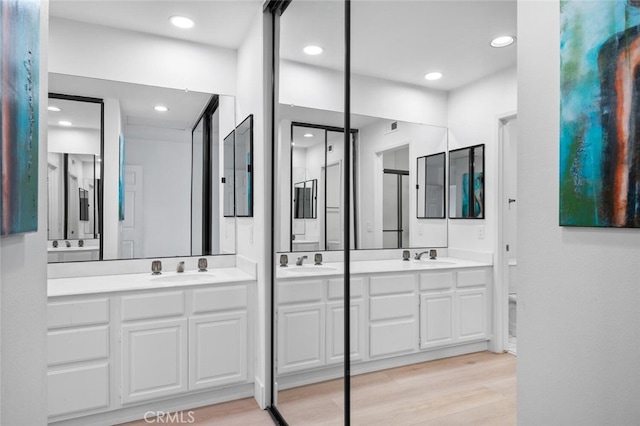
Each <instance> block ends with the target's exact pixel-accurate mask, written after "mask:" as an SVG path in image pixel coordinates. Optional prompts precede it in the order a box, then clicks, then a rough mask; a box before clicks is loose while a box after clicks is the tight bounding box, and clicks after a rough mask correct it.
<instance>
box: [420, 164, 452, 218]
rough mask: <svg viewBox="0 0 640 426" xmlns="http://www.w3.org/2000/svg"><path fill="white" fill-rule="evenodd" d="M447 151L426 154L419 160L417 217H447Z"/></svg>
mask: <svg viewBox="0 0 640 426" xmlns="http://www.w3.org/2000/svg"><path fill="white" fill-rule="evenodd" d="M445 156H446V155H445V153H444V152H440V153H438V154H432V155H425V156H424V157H419V158H418V162H417V172H416V173H417V176H416V178H417V184H416V190H417V193H418V196H417V207H418V211H417V217H418V219H444V217H445V210H444V206H445V199H446V195H445V192H446V191H445V179H446V163H445Z"/></svg>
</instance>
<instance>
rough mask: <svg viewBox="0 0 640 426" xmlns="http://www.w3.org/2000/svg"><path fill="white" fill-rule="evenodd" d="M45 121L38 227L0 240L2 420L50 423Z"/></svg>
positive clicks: (45, 8)
mask: <svg viewBox="0 0 640 426" xmlns="http://www.w3.org/2000/svg"><path fill="white" fill-rule="evenodd" d="M40 8H41V9H40V22H41V25H40V67H39V69H40V93H39V98H40V111H39V114H40V117H46V116H47V102H46V99H47V92H48V83H47V67H46V63H47V31H48V13H49V3H48V2H47V1H46V0H45V1H42V2H40ZM45 122H46V119H45V120H41V122H40V128H39V145H40V146H39V158H38V173H39V176H38V206H39V208H38V231H37V232H33V233H29V234H24V235H13V236H7V237H3V238H1V239H0V265H1V267H0V395H1V396H0V424H3V425H44V424H46V423H47V381H46V371H47V363H46V359H47V357H46V354H47V341H46V336H47V269H46V267H47V251H46V246H47V209H46V208H43V206H46V205H47V126H46V125H45V124H44V123H45Z"/></svg>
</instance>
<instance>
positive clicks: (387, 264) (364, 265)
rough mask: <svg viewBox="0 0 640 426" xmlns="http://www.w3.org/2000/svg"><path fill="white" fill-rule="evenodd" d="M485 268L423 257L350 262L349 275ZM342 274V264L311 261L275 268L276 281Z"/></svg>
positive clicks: (456, 260) (469, 263) (470, 262)
mask: <svg viewBox="0 0 640 426" xmlns="http://www.w3.org/2000/svg"><path fill="white" fill-rule="evenodd" d="M487 266H492V264H491V263H487V262H477V261H474V260H465V259H454V258H450V257H439V258H438V259H436V260H429V259H428V258H426V257H425V258H423V259H422V260H415V259H410V260H407V261H404V260H402V259H392V260H367V261H356V262H351V268H350V271H351V274H375V273H382V272H403V271H410V272H417V271H433V270H446V269H459V268H478V267H487ZM342 274H344V263H343V262H327V263H323V264H322V265H321V266H315V265H313V261H311V263H306V264H304V265H303V266H296V265H295V264H293V265H289V266H287V267H280V266H277V267H276V278H278V279H286V278H301V277H314V276H329V275H342Z"/></svg>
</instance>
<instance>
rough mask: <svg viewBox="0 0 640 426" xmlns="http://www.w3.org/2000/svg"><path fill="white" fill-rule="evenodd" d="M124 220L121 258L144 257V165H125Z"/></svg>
mask: <svg viewBox="0 0 640 426" xmlns="http://www.w3.org/2000/svg"><path fill="white" fill-rule="evenodd" d="M124 182H125V184H124V221H123V222H122V240H121V242H120V245H121V249H120V253H121V255H120V258H121V259H133V258H141V257H144V247H143V241H142V166H125V178H124Z"/></svg>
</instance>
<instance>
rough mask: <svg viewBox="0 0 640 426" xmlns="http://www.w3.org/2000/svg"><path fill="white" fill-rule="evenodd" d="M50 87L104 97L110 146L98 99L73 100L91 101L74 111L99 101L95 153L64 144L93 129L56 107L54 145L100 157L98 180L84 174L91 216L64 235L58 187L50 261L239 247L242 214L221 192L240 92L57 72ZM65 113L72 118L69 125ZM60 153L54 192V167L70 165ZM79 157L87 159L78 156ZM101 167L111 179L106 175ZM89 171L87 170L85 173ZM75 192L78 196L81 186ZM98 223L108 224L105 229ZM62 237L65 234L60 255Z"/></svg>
mask: <svg viewBox="0 0 640 426" xmlns="http://www.w3.org/2000/svg"><path fill="white" fill-rule="evenodd" d="M49 87H50V89H51V90H52V91H55V92H56V93H64V94H71V95H73V96H76V97H78V96H79V97H88V98H91V99H97V100H98V101H101V102H103V103H104V105H105V112H104V124H103V126H104V143H103V145H104V146H103V147H102V146H101V139H100V136H99V133H100V124H101V121H100V104H99V103H97V104H91V103H88V102H82V103H78V102H77V101H74V102H75V103H76V104H82V107H83V108H82V111H75V112H74V114H80V113H82V114H84V115H86V114H89V111H90V109H91V108H94V109H95V108H97V112H94V113H93V116H94V121H95V122H96V123H97V124H95V125H94V130H93V131H94V133H95V134H96V136H95V138H94V142H92V143H91V144H90V145H87V146H91V147H92V148H90V150H91V152H85V151H86V150H87V149H89V148H84V151H82V150H78V149H76V150H75V151H73V150H70V149H68V148H66V147H65V148H58V146H59V145H60V143H58V142H57V141H58V140H60V139H61V138H60V137H58V136H59V135H62V134H63V133H64V134H69V135H74V134H80V133H83V134H84V135H87V134H88V132H89V131H88V130H87V129H89V127H88V125H84V124H82V123H81V122H80V121H79V120H80V118H71V119H70V118H68V117H70V116H68V115H66V114H70V113H71V112H72V111H71V109H70V108H69V107H63V108H61V109H62V111H61V112H56V111H53V112H50V113H49V119H50V122H51V124H50V126H52V127H51V128H50V129H51V130H50V136H49V140H50V141H51V142H50V143H49V146H50V148H49V150H50V151H51V152H54V150H55V151H56V152H58V153H61V152H66V153H69V154H72V153H73V154H87V153H90V154H91V155H95V158H96V180H95V183H94V184H93V186H94V188H93V189H92V188H91V187H89V186H88V184H85V183H84V182H82V181H81V180H79V181H78V188H82V189H85V190H87V191H88V203H89V206H90V209H89V220H88V221H81V220H78V222H79V223H78V225H69V226H68V227H67V229H68V232H67V233H66V234H65V233H64V232H65V231H64V229H63V227H61V226H60V225H56V224H54V223H53V222H54V221H56V220H60V219H56V217H58V218H63V217H64V210H62V209H61V206H62V201H58V198H57V197H55V196H53V195H51V196H50V200H51V208H50V212H51V213H50V225H49V229H50V230H52V232H55V234H51V235H50V238H49V240H50V241H49V243H48V248H49V253H50V255H49V257H50V261H52V262H65V261H78V260H102V259H131V258H148V257H165V256H187V255H203V254H222V253H234V252H235V218H234V217H230V218H225V217H223V211H222V209H223V203H222V202H219V201H218V200H219V199H220V198H221V197H220V196H219V194H222V193H223V188H224V187H223V184H222V183H221V179H220V177H221V170H222V168H223V166H222V164H223V155H222V154H223V141H222V139H221V138H222V137H224V136H226V135H227V134H229V132H231V131H232V130H233V129H234V127H235V100H234V98H233V97H230V96H218V95H212V94H209V93H201V92H196V91H185V90H176V89H168V88H162V87H154V86H146V85H140V84H132V83H123V82H118V81H110V80H99V79H93V78H86V77H78V76H71V75H64V74H55V73H51V74H50V76H49ZM87 105H94V106H93V107H91V106H87ZM154 107H158V109H154ZM162 107H165V108H162ZM77 116H78V117H81V116H80V115H77ZM65 117H67V118H65ZM59 121H70V122H72V123H73V124H72V125H71V126H66V127H62V126H61V125H59V124H58V122H59ZM64 140H65V142H64V144H63V145H65V144H66V146H68V145H69V144H71V143H72V141H77V140H79V138H78V137H75V138H65V139H64ZM103 150H104V152H103ZM52 161H54V159H53V157H51V161H50V167H49V170H50V192H51V193H53V192H55V191H57V190H55V189H53V188H52V187H51V185H53V184H54V182H57V180H56V176H55V175H56V173H62V168H60V169H56V167H54V166H53V165H52V164H51V162H52ZM71 161H73V162H79V161H81V159H79V158H71ZM82 161H85V160H82ZM205 165H206V167H205ZM231 169H232V170H233V165H232V167H231ZM56 170H59V172H58V171H56ZM83 170H85V171H86V170H88V168H87V167H84V168H83ZM168 171H170V173H167V172H168ZM101 172H103V173H104V181H102V180H100V173H101ZM86 176H88V175H87V174H86V172H85V173H84V174H83V175H81V176H80V179H84V178H86ZM70 181H71V180H70ZM121 187H122V197H121V198H120V197H119V195H118V194H119V191H120V188H121ZM60 188H62V187H60ZM95 188H98V190H96V189H95ZM185 188H187V189H185ZM74 191H75V192H74V193H75V194H76V196H75V198H78V195H77V194H79V192H78V189H74ZM99 191H103V196H104V200H105V201H104V208H100V207H101V206H100V198H101V197H99V196H98V195H99V194H100V193H99ZM204 191H206V194H208V195H205V192H204ZM69 193H70V191H69ZM232 193H233V189H232ZM192 194H193V197H192ZM168 197H169V198H170V199H171V202H168ZM60 200H62V198H60ZM203 200H207V202H203ZM71 201H72V202H73V200H71ZM79 202H80V201H79V200H78V203H79ZM56 206H57V207H56ZM78 208H79V207H78ZM232 208H233V205H232ZM120 210H122V215H120V214H119V211H120ZM69 211H70V212H72V211H71V210H69ZM79 214H80V213H79V212H78V216H79ZM231 216H233V214H232V215H231ZM68 217H71V218H73V216H68ZM100 226H102V227H103V228H104V230H103V232H102V234H101V235H100V234H99V229H100ZM88 227H91V228H92V229H95V231H94V232H93V233H92V236H91V237H90V236H89V234H88V232H87V231H86V230H87V229H88ZM76 228H78V230H77V231H76V230H75V229H76ZM185 229H186V230H187V232H185ZM189 230H190V231H189ZM75 233H77V236H74V235H75ZM53 235H55V238H54V236H53ZM94 235H95V236H94ZM100 237H102V238H100ZM56 238H58V239H60V240H61V241H60V242H59V243H58V248H57V251H56V252H55V254H52V252H54V251H53V250H52V249H53V240H54V239H56ZM79 239H82V240H83V245H84V247H83V248H82V249H83V252H80V250H79V248H77V245H78V243H77V241H79ZM65 241H69V244H70V246H71V247H66V243H65ZM101 244H102V253H101V254H100V253H99V247H100V245H101ZM63 249H65V250H63ZM92 250H93V252H92ZM72 252H75V253H72ZM87 253H91V255H89V254H87Z"/></svg>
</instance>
